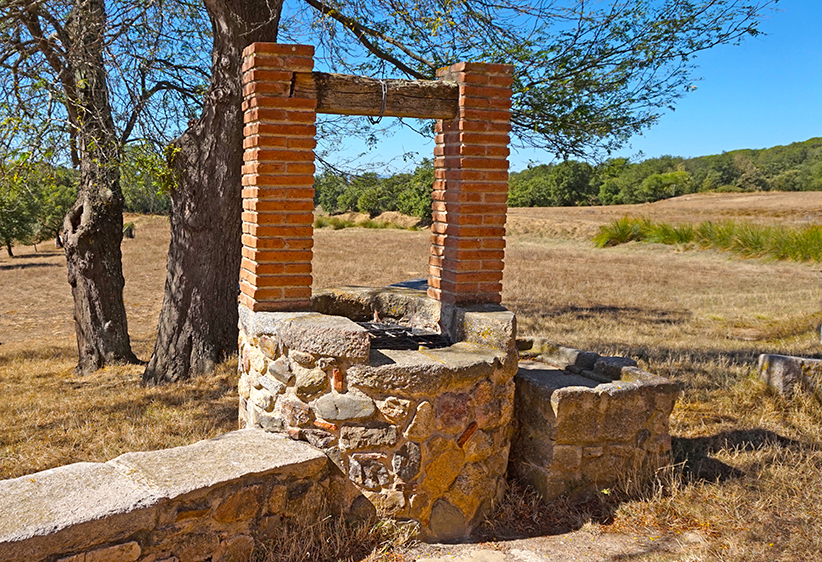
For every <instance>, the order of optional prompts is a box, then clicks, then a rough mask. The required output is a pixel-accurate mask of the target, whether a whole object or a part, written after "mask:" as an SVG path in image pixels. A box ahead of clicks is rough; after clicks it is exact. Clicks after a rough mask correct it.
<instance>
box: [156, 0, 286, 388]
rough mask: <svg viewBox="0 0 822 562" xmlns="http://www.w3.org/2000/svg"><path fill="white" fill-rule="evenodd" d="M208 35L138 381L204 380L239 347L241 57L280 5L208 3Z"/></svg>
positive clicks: (175, 150) (264, 33)
mask: <svg viewBox="0 0 822 562" xmlns="http://www.w3.org/2000/svg"><path fill="white" fill-rule="evenodd" d="M205 6H206V10H208V14H209V17H210V18H211V23H212V29H213V32H214V46H213V50H212V74H211V85H210V87H209V92H208V95H207V96H206V100H205V104H204V106H203V112H202V115H201V116H200V119H199V120H198V121H197V123H196V124H195V125H193V126H192V127H190V128H189V129H188V130H187V131H186V132H185V133H184V134H183V135H182V136H181V137H180V138H179V139H177V140H176V141H175V142H174V144H173V147H172V149H171V157H170V160H171V162H170V165H171V167H172V169H173V170H174V171H175V175H176V180H177V186H176V187H175V188H174V189H173V190H172V192H171V204H172V207H171V244H170V245H169V250H168V262H167V273H166V285H165V295H164V298H163V307H162V310H161V311H160V319H159V322H158V328H157V332H158V333H157V340H156V342H155V344H154V352H153V353H152V355H151V360H150V361H149V364H148V366H147V367H146V370H145V373H143V382H145V383H151V384H158V383H163V382H173V381H178V380H184V379H187V378H189V377H191V376H193V375H199V374H207V373H210V372H211V371H213V369H214V365H215V364H216V363H217V362H219V361H221V360H222V359H223V358H224V357H225V356H226V355H229V354H231V353H234V352H235V351H236V349H237V321H238V316H237V294H238V287H239V275H240V261H241V257H242V256H241V248H242V244H241V236H242V222H241V214H242V186H241V178H242V173H241V167H242V163H243V114H242V108H241V103H242V83H241V80H242V76H241V68H242V51H243V49H244V48H245V47H246V46H247V45H249V44H251V43H253V42H255V41H276V40H277V26H278V24H279V18H280V11H281V9H282V0H273V1H266V0H245V1H244V0H205Z"/></svg>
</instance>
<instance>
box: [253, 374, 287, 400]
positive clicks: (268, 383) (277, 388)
mask: <svg viewBox="0 0 822 562" xmlns="http://www.w3.org/2000/svg"><path fill="white" fill-rule="evenodd" d="M258 380H259V381H260V385H261V386H262V387H263V388H264V389H266V390H267V391H268V392H270V393H271V394H272V395H274V396H277V395H278V394H282V393H283V392H285V385H284V384H283V383H281V382H280V381H278V380H276V379H275V378H274V377H270V376H268V375H263V376H261V377H260V378H259V379H258Z"/></svg>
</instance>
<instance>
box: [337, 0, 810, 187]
mask: <svg viewBox="0 0 822 562" xmlns="http://www.w3.org/2000/svg"><path fill="white" fill-rule="evenodd" d="M778 10H779V11H777V12H771V13H770V14H768V15H767V16H766V19H765V20H764V21H763V24H762V26H761V30H762V31H763V32H764V33H765V34H763V35H760V36H759V37H754V38H748V39H746V40H745V41H744V42H743V43H742V44H741V45H739V46H733V45H724V46H720V47H717V48H715V49H713V50H710V51H706V52H704V53H702V54H701V55H699V57H698V58H697V59H696V63H697V65H698V66H699V68H698V69H697V70H696V72H695V73H694V76H695V77H696V78H699V79H698V80H695V81H694V85H695V86H696V89H695V90H693V91H692V92H691V93H689V94H688V95H686V96H685V97H684V98H681V99H680V100H679V101H678V103H677V105H676V110H675V111H673V112H666V114H665V115H663V116H662V118H661V119H660V120H659V122H658V123H657V124H656V125H654V126H653V127H651V128H650V129H648V130H646V131H645V132H644V133H643V134H642V135H637V136H635V137H633V138H632V139H631V141H630V146H627V147H625V148H624V149H623V150H621V151H620V152H619V153H618V155H619V156H628V157H634V159H636V158H637V157H638V156H640V153H641V158H651V157H655V156H661V155H663V154H670V155H673V156H683V157H690V156H702V155H706V154H717V153H720V152H722V151H727V150H735V149H739V148H767V147H770V146H775V145H780V144H790V143H792V142H797V141H803V140H807V139H809V138H811V137H815V136H822V41H820V33H819V29H820V26H822V0H781V1H780V2H779V4H778ZM432 150H433V142H432V141H427V140H426V139H423V138H421V137H419V136H418V135H416V134H414V133H411V132H401V133H397V134H395V135H394V136H393V137H389V138H387V139H383V140H382V141H381V142H380V143H379V149H378V150H377V151H376V152H378V153H379V154H374V153H371V154H370V155H369V156H367V157H366V159H365V160H366V161H368V160H374V161H378V160H379V161H392V159H393V162H392V163H393V165H394V166H395V167H400V168H401V167H402V162H401V159H400V158H399V155H400V154H402V153H404V152H408V151H411V152H416V153H418V154H419V157H420V158H422V157H426V156H429V155H430V154H431V153H432ZM357 151H358V148H357V147H356V146H352V147H350V148H349V150H347V151H345V152H347V153H349V154H353V153H355V152H357ZM641 158H640V159H641ZM552 159H553V155H551V154H547V153H544V152H538V151H534V150H515V151H513V152H512V154H511V157H510V161H511V170H512V171H517V170H521V169H522V168H524V167H526V166H527V165H528V164H529V162H534V163H546V162H550V161H552Z"/></svg>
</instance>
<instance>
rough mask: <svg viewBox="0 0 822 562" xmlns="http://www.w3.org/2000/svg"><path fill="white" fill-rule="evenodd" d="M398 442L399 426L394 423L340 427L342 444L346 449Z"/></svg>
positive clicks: (385, 445)
mask: <svg viewBox="0 0 822 562" xmlns="http://www.w3.org/2000/svg"><path fill="white" fill-rule="evenodd" d="M396 444H397V427H396V426H393V425H388V426H382V427H380V426H377V427H364V426H356V425H353V426H352V425H348V426H343V427H342V428H340V445H341V446H342V447H344V448H346V449H368V448H376V447H392V446H394V445H396Z"/></svg>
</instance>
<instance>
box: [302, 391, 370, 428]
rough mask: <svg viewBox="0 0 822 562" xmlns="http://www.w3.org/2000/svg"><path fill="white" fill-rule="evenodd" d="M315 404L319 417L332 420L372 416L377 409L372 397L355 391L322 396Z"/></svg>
mask: <svg viewBox="0 0 822 562" xmlns="http://www.w3.org/2000/svg"><path fill="white" fill-rule="evenodd" d="M313 406H314V411H315V412H316V413H317V415H318V416H319V417H321V418H323V419H325V420H331V421H343V420H356V419H364V418H370V417H371V416H373V415H374V412H375V411H376V407H375V406H374V401H373V400H371V398H369V397H368V396H365V395H364V394H358V393H354V392H347V393H345V394H337V393H332V394H326V395H324V396H320V398H318V399H317V400H316V401H315V402H313Z"/></svg>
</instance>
